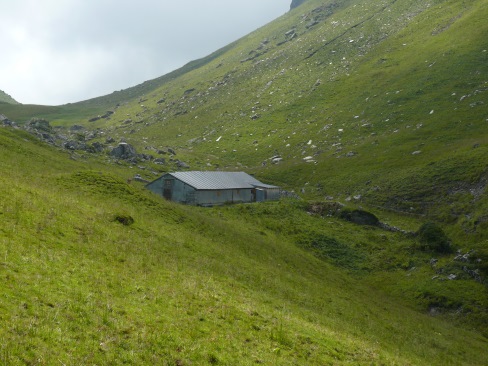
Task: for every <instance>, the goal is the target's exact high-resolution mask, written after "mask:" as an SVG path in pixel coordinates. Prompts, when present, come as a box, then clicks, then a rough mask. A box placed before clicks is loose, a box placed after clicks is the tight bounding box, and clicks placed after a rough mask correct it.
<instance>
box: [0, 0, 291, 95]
mask: <svg viewBox="0 0 488 366" xmlns="http://www.w3.org/2000/svg"><path fill="white" fill-rule="evenodd" d="M290 3H291V0H137V1H136V0H133V1H128V0H0V47H1V51H0V90H3V91H5V92H6V93H8V94H10V95H11V96H12V97H13V98H14V99H16V100H17V101H18V102H20V103H24V104H46V105H60V104H65V103H69V102H78V101H81V100H86V99H89V98H93V97H97V96H101V95H105V94H109V93H111V92H113V91H114V90H120V89H125V88H128V87H131V86H134V85H137V84H140V83H141V82H143V81H145V80H149V79H153V78H156V77H158V76H162V75H164V74H166V73H168V72H170V71H172V70H174V69H176V68H178V67H181V66H183V65H184V64H185V63H187V62H188V61H191V60H194V59H198V58H201V57H204V56H206V55H208V54H210V53H211V52H213V51H216V50H217V49H219V48H221V47H223V46H225V45H227V44H229V43H230V42H232V41H234V40H236V39H238V38H240V37H242V36H244V35H246V34H248V33H250V32H252V31H253V30H255V29H257V28H259V27H261V26H263V25H265V24H266V23H268V22H270V21H272V20H274V19H276V18H278V17H279V16H281V15H283V14H284V13H286V12H287V11H288V9H289V7H290Z"/></svg>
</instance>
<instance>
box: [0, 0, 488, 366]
mask: <svg viewBox="0 0 488 366" xmlns="http://www.w3.org/2000/svg"><path fill="white" fill-rule="evenodd" d="M487 16H488V4H487V2H486V1H484V0H466V1H462V2H461V1H457V0H456V1H455V0H434V1H430V2H427V3H426V2H424V1H419V0H398V1H386V0H385V1H373V0H368V1H361V2H359V1H353V0H344V1H323V0H308V1H306V2H305V3H304V4H303V5H301V6H299V7H297V8H296V9H294V10H292V11H290V12H289V13H288V14H286V15H284V16H282V17H280V18H278V19H277V20H276V21H274V22H271V23H270V24H268V25H266V26H265V27H262V28H260V29H258V30H256V31H255V32H253V33H251V34H249V35H247V36H245V37H243V38H242V39H240V40H237V41H236V42H234V43H232V44H230V45H229V46H227V47H224V48H222V49H221V50H218V51H216V52H215V53H213V54H211V55H209V56H207V57H205V58H202V59H200V60H196V61H193V62H190V63H189V64H187V65H185V66H183V67H182V68H181V69H179V70H175V71H174V72H173V73H170V74H168V75H165V76H162V77H161V78H158V79H155V80H151V81H147V82H144V83H143V84H141V85H138V86H136V87H133V88H129V89H126V90H122V91H117V92H114V93H112V94H110V95H107V96H102V97H100V98H94V99H91V100H88V101H82V102H79V103H73V104H68V105H63V106H37V105H20V104H8V103H4V102H5V101H7V102H9V103H12V101H11V100H0V114H3V115H5V116H7V117H8V118H9V119H11V120H13V121H15V122H17V123H18V124H19V125H23V124H24V123H26V122H28V121H29V120H30V119H31V118H34V117H36V118H45V119H47V120H49V122H50V123H51V125H52V126H54V127H55V130H56V131H57V132H58V133H61V134H64V133H65V134H68V129H69V128H70V127H72V126H73V125H81V126H84V128H85V129H86V130H84V132H83V130H82V132H79V133H78V134H77V136H76V138H78V139H80V141H84V142H87V143H88V142H90V143H92V142H99V143H100V144H103V146H105V151H103V152H102V153H98V154H96V153H89V152H87V151H68V150H66V149H63V148H62V147H60V146H52V145H48V144H45V143H43V142H41V141H39V140H38V139H37V138H36V137H34V136H33V135H30V134H28V133H26V132H23V131H22V129H20V128H12V127H0V156H1V159H0V173H1V174H0V220H1V224H0V278H1V279H2V281H1V290H0V324H1V325H2V326H1V327H0V364H5V365H60V364H62V365H106V364H114V365H119V364H133V365H147V364H155V365H178V366H182V365H219V364H220V365H254V364H263V365H442V366H444V365H486V363H487V360H488V351H487V350H488V291H487V287H486V286H487V282H486V276H487V275H488V267H487V264H486V263H488V235H487V233H488V216H487V212H488V200H487V196H486V185H487V182H488V166H487V164H486V162H487V161H488V137H487V136H488V135H487V133H486V131H487V129H486V128H487V126H488V103H487V98H486V95H487V91H488V86H487V79H486V75H488V62H487V61H488V51H487V50H488V41H487V39H486V34H487V32H488V29H487V27H488V23H487V22H486V18H487ZM2 101H3V102H2ZM107 111H110V112H113V113H110V114H108V115H107V114H106V113H107ZM103 115H106V116H105V117H101V118H98V119H96V120H94V117H97V116H103ZM90 120H91V121H90ZM93 131H96V132H97V133H96V134H92V135H93V136H91V137H90V138H89V137H88V136H89V135H90V134H91V132H93ZM108 137H110V138H112V139H113V141H115V143H114V144H116V143H118V142H119V141H126V142H128V143H130V144H131V145H133V146H135V148H136V149H137V151H138V152H139V153H147V154H153V155H155V156H156V155H158V154H159V153H158V152H157V151H158V150H168V149H169V148H171V149H172V150H173V151H174V152H175V154H176V155H174V156H173V155H170V154H165V155H161V156H163V157H164V158H165V159H166V163H165V164H163V165H161V164H156V163H155V162H154V161H141V162H139V163H137V164H136V163H133V162H127V161H116V160H114V159H113V158H111V157H109V156H108V151H109V146H108V143H107V142H106V141H107V139H108ZM85 139H86V140H85ZM273 157H274V158H276V157H279V158H280V159H279V161H278V162H277V161H273V159H272V158H273ZM178 161H183V162H185V163H187V164H188V165H189V166H190V168H191V169H192V170H216V169H219V170H231V171H234V170H239V171H241V170H242V171H246V172H249V173H252V174H254V175H255V176H256V177H257V178H259V179H260V180H262V181H263V182H266V183H270V184H276V185H280V186H281V187H283V188H284V189H286V190H288V191H293V192H295V193H296V194H297V195H298V196H300V199H292V198H286V199H282V200H281V201H279V202H267V203H259V204H242V205H233V206H231V205H226V206H221V207H214V208H200V207H189V206H181V205H177V204H174V203H171V202H167V201H164V200H163V199H161V197H158V196H155V195H153V194H151V193H150V192H148V191H147V190H145V189H144V186H143V184H142V183H139V182H136V181H132V183H130V184H129V183H128V178H133V177H134V175H135V174H140V175H141V176H142V177H143V178H145V179H147V180H152V179H155V178H156V177H157V176H158V175H159V174H162V173H163V172H166V171H172V170H175V169H176V164H177V162H178ZM357 211H361V212H364V211H367V212H368V213H371V214H374V215H375V216H376V218H377V219H378V220H379V221H380V222H381V225H376V226H372V225H370V226H368V225H358V224H355V223H353V222H350V221H348V217H350V216H351V215H352V214H354V213H355V212H357ZM348 215H349V216H348ZM427 224H428V225H431V227H432V225H433V227H434V228H435V230H437V231H435V230H434V234H435V235H434V234H432V233H431V234H432V235H434V236H433V238H432V242H429V241H427V242H423V241H422V238H421V236H420V235H416V233H418V232H421V230H420V229H421V228H423V227H425V225H427ZM439 232H440V233H442V235H441V234H439ZM429 240H430V239H429ZM436 240H444V242H443V244H446V243H448V244H446V245H447V247H448V249H449V250H447V251H445V252H443V251H441V250H439V249H438V248H437V247H435V243H436Z"/></svg>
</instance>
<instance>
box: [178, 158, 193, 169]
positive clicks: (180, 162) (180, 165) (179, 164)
mask: <svg viewBox="0 0 488 366" xmlns="http://www.w3.org/2000/svg"><path fill="white" fill-rule="evenodd" d="M176 166H177V167H178V168H181V169H189V168H190V166H189V165H188V164H187V163H185V162H183V161H180V160H177V161H176Z"/></svg>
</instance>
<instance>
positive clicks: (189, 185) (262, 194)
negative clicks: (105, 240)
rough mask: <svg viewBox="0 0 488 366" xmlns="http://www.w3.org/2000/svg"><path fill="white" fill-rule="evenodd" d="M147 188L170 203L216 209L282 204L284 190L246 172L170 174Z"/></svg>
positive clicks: (149, 184)
mask: <svg viewBox="0 0 488 366" xmlns="http://www.w3.org/2000/svg"><path fill="white" fill-rule="evenodd" d="M146 188H147V189H149V190H150V191H152V192H154V193H156V194H159V195H161V196H163V197H164V198H166V199H167V200H170V201H175V202H180V203H185V204H189V205H200V206H214V205H221V204H225V203H241V202H260V201H270V200H278V199H279V198H280V188H279V187H277V186H273V185H269V184H265V183H261V182H260V181H259V180H257V179H256V178H254V177H252V176H250V175H249V174H247V173H244V172H213V171H188V172H174V173H166V174H164V175H163V176H161V177H159V178H158V179H156V180H154V181H152V182H151V183H148V184H147V185H146Z"/></svg>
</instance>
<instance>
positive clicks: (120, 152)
mask: <svg viewBox="0 0 488 366" xmlns="http://www.w3.org/2000/svg"><path fill="white" fill-rule="evenodd" d="M110 156H113V157H114V158H116V159H122V160H129V159H133V158H135V157H136V156H137V153H136V149H135V148H134V147H133V146H132V145H130V144H128V143H126V142H121V143H120V144H119V145H118V146H117V147H115V148H113V149H112V151H110Z"/></svg>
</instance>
